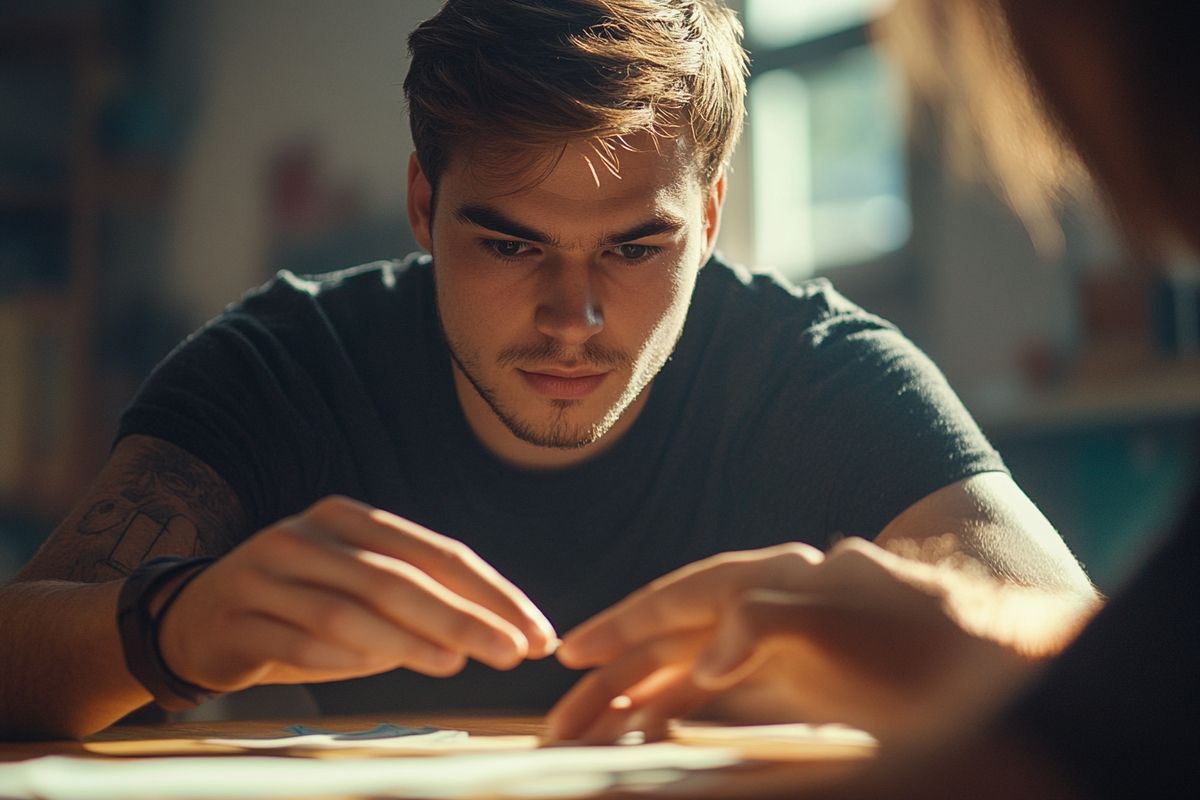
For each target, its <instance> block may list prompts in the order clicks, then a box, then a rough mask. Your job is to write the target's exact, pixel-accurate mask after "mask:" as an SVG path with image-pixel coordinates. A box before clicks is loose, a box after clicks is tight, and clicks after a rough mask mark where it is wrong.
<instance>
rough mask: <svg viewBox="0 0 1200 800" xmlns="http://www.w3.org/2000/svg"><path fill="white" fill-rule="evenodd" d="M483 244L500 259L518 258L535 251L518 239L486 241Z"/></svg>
mask: <svg viewBox="0 0 1200 800" xmlns="http://www.w3.org/2000/svg"><path fill="white" fill-rule="evenodd" d="M482 244H483V246H484V248H486V249H487V250H490V251H491V252H492V253H494V254H496V255H498V256H500V258H517V257H519V256H523V255H525V254H526V253H528V252H530V251H531V250H532V249H533V248H532V247H531V246H530V245H529V244H527V243H525V242H522V241H518V240H516V239H484V240H483V242H482Z"/></svg>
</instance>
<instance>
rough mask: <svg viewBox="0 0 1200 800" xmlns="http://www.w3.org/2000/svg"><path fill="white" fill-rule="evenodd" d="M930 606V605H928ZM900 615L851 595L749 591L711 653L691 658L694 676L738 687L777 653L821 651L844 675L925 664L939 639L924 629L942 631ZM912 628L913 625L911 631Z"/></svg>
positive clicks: (936, 624)
mask: <svg viewBox="0 0 1200 800" xmlns="http://www.w3.org/2000/svg"><path fill="white" fill-rule="evenodd" d="M930 607H931V608H934V606H930ZM926 619H927V618H926V617H925V616H922V617H920V618H916V617H910V616H908V615H898V614H896V613H895V611H894V609H893V608H892V607H890V606H886V607H868V606H864V605H862V604H861V599H860V598H858V597H854V596H845V595H843V594H838V595H832V596H831V595H825V594H817V593H811V592H810V593H795V592H779V591H774V590H761V589H760V590H752V591H750V592H747V593H746V594H745V595H744V596H743V597H742V598H740V599H739V601H738V602H737V604H736V605H735V606H734V607H733V608H732V609H731V610H730V613H729V614H728V615H727V616H726V618H724V619H723V620H722V622H721V625H720V626H719V627H718V629H717V632H716V634H715V635H714V636H713V638H712V644H711V645H710V647H709V649H708V650H707V651H706V652H705V653H703V654H702V655H700V656H699V657H698V658H697V659H696V665H695V669H694V670H693V679H694V680H695V682H696V684H697V685H699V686H701V687H704V688H706V689H710V690H714V691H718V690H721V689H724V688H727V687H728V686H731V685H733V684H735V683H738V682H740V681H741V680H742V679H743V678H744V677H745V676H746V675H747V674H748V673H750V672H752V671H754V669H756V668H757V667H758V665H759V664H761V663H762V661H763V659H765V658H766V656H767V655H769V654H770V652H771V651H772V650H774V649H776V648H779V647H782V646H785V645H786V646H787V647H789V648H791V649H794V650H795V651H796V652H797V653H799V652H805V653H809V654H812V655H817V654H823V655H822V657H824V658H827V659H829V658H831V659H835V660H836V662H837V663H838V664H840V665H841V668H842V670H843V671H845V672H846V673H847V674H849V673H851V672H853V673H855V674H860V675H861V674H876V673H885V674H886V673H889V672H890V673H893V674H895V675H899V674H900V673H901V672H903V671H907V666H906V665H908V663H909V662H912V661H914V659H913V657H912V656H913V655H915V654H922V655H920V656H919V657H918V658H916V659H915V661H916V662H917V663H918V664H921V663H925V662H927V661H928V658H927V657H926V655H925V654H928V653H929V652H931V651H933V652H936V651H937V649H938V647H937V644H938V643H939V641H940V640H939V639H938V638H937V637H935V636H924V635H918V634H922V632H923V629H930V628H936V632H940V631H941V630H943V629H944V628H945V624H943V620H940V619H938V615H936V614H935V615H934V616H933V617H932V618H931V622H932V625H931V624H930V623H929V622H927V621H926ZM914 626H916V627H914Z"/></svg>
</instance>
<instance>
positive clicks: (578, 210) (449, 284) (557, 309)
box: [409, 139, 724, 466]
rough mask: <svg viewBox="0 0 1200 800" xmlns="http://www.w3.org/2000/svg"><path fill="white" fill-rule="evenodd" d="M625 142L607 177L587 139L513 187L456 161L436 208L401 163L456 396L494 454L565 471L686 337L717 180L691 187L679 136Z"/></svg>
mask: <svg viewBox="0 0 1200 800" xmlns="http://www.w3.org/2000/svg"><path fill="white" fill-rule="evenodd" d="M631 144H633V145H634V146H635V147H637V148H638V149H637V151H636V152H629V151H625V150H621V151H619V157H620V177H619V178H618V177H616V176H614V175H612V174H610V173H609V172H608V171H607V170H606V169H605V168H604V166H603V165H602V163H601V162H600V159H599V158H598V157H597V155H596V152H595V151H594V150H593V149H592V148H591V147H590V146H589V145H588V144H587V143H582V144H579V145H575V146H570V147H568V148H567V150H566V152H565V153H564V154H563V157H562V158H561V159H560V160H559V161H558V163H557V165H556V166H555V167H554V169H553V171H551V172H550V173H549V175H548V176H547V177H546V178H545V179H544V180H541V181H536V180H535V178H536V177H537V176H539V175H540V174H541V173H543V172H544V170H545V166H546V164H545V162H542V163H539V164H536V165H534V166H533V167H532V168H531V169H530V170H529V173H528V174H525V175H520V176H517V177H516V178H515V179H514V178H513V177H512V176H508V177H506V178H500V177H497V176H490V175H489V174H488V173H487V172H486V171H483V170H478V169H475V170H473V169H471V164H470V162H469V161H468V160H467V159H465V158H461V159H457V160H456V159H452V160H451V163H450V165H449V166H448V167H447V169H446V170H445V171H444V173H443V175H442V176H441V179H440V181H439V183H438V190H437V197H436V201H437V207H436V209H433V208H432V207H431V205H430V204H431V202H432V193H431V190H430V187H429V184H428V182H427V181H426V180H425V178H424V176H423V175H422V174H421V171H420V167H419V166H418V165H417V163H416V159H415V158H414V159H413V160H412V162H411V163H410V169H409V216H410V220H411V222H412V224H413V230H414V233H415V234H416V237H417V241H418V242H419V243H420V244H421V245H422V246H423V247H425V248H426V249H427V250H429V251H430V252H431V253H432V254H433V255H434V265H435V266H434V269H435V275H436V284H437V302H438V309H439V312H440V314H441V319H442V324H443V327H444V329H445V333H446V338H447V340H448V342H449V345H450V350H451V353H452V356H453V360H454V367H455V385H456V388H457V389H458V395H459V400H460V403H461V404H462V406H463V410H464V412H465V413H466V415H467V418H468V422H469V423H470V424H471V425H472V428H473V429H474V430H475V432H476V433H477V434H478V435H479V436H480V438H481V440H482V441H483V442H484V443H485V445H487V446H489V448H490V449H492V450H493V451H494V452H496V454H497V455H499V456H500V457H502V458H506V460H510V461H513V462H517V463H521V464H524V465H527V466H539V465H541V466H548V465H550V464H554V463H557V464H561V463H569V462H570V461H573V460H579V459H580V458H581V457H586V455H584V451H587V452H591V451H594V450H595V449H597V446H598V445H599V443H600V441H601V439H602V437H605V435H606V434H609V433H610V432H614V427H615V428H616V429H617V431H616V432H619V431H622V430H624V428H625V427H627V426H628V424H630V423H631V422H632V419H633V417H635V416H636V414H637V413H638V412H639V411H640V409H641V407H642V404H643V403H644V401H645V397H646V395H647V392H646V390H647V387H648V386H649V385H650V382H651V381H652V380H653V378H654V376H655V375H656V374H657V373H658V371H659V369H661V368H662V366H663V364H664V363H665V362H666V360H667V358H668V357H669V356H670V354H671V351H672V350H673V348H674V346H675V342H676V341H677V340H678V338H679V334H680V332H681V331H682V328H683V323H684V319H685V316H686V313H687V307H688V303H689V301H690V299H691V295H692V290H693V288H694V287H695V282H696V275H697V273H698V271H699V269H700V267H701V265H702V264H703V263H704V260H705V259H706V258H707V257H708V254H709V253H710V252H711V247H712V243H713V240H714V239H715V236H716V229H717V222H718V220H719V214H720V204H721V200H722V198H723V191H724V183H723V180H722V181H718V183H717V184H716V185H714V186H711V187H709V186H707V185H705V184H704V183H703V182H702V181H701V180H700V178H699V177H698V174H697V171H696V168H695V165H694V160H695V159H694V158H693V156H692V153H691V149H690V147H689V146H688V144H687V143H686V141H683V140H660V142H659V150H658V151H657V152H656V151H655V149H654V146H653V144H652V143H650V142H649V141H637V140H636V139H635V140H633V141H631ZM593 167H594V169H593ZM514 186H516V187H523V188H521V189H520V191H517V192H513V191H512V187H514ZM616 432H614V433H616ZM612 438H615V435H614V436H613V437H612ZM565 450H572V451H575V453H576V454H575V455H567V454H565V453H564V452H563V451H565ZM555 453H557V454H558V455H557V456H556V455H555ZM543 457H544V458H543Z"/></svg>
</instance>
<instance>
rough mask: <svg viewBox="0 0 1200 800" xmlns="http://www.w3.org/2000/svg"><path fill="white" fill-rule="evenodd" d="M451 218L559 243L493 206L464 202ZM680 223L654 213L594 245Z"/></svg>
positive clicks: (669, 229) (642, 235)
mask: <svg viewBox="0 0 1200 800" xmlns="http://www.w3.org/2000/svg"><path fill="white" fill-rule="evenodd" d="M454 217H455V219H457V220H458V221H459V222H463V223H466V224H468V225H476V226H478V227H480V228H487V229H488V230H490V231H496V232H497V233H502V234H504V235H505V236H511V237H513V238H514V239H524V240H526V241H529V242H536V243H537V244H545V245H550V246H552V247H557V246H559V245H560V242H559V240H558V237H556V236H551V235H550V234H548V233H544V232H542V231H539V230H538V229H536V228H532V227H530V226H529V225H526V224H524V223H522V222H517V221H516V220H515V219H512V218H511V217H509V216H508V215H506V214H505V213H504V212H502V211H500V210H499V209H497V208H494V207H492V206H488V205H465V206H461V207H460V208H458V209H456V210H455V212H454ZM683 225H684V222H683V220H682V219H680V218H679V217H677V216H675V215H674V214H666V213H662V212H657V213H655V214H654V216H653V217H651V218H650V219H648V220H645V221H644V222H639V223H638V224H637V225H634V226H633V227H632V228H627V229H626V230H623V231H615V232H613V233H606V234H603V235H601V236H600V237H598V238H597V240H596V246H598V247H603V246H605V245H610V244H620V243H622V242H631V241H634V240H636V239H642V238H645V237H647V236H657V235H659V234H662V233H674V232H675V231H677V230H679V229H680V228H682V227H683Z"/></svg>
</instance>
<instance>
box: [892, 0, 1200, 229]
mask: <svg viewBox="0 0 1200 800" xmlns="http://www.w3.org/2000/svg"><path fill="white" fill-rule="evenodd" d="M880 33H881V34H882V36H883V37H884V38H885V40H886V41H887V44H888V45H889V46H890V47H891V48H892V49H894V50H895V51H897V52H898V53H899V55H900V56H901V60H902V61H903V62H904V64H905V66H906V67H907V68H908V70H909V73H910V75H911V77H912V80H913V83H914V85H915V86H916V87H917V89H918V90H919V91H920V92H921V93H922V94H924V95H926V96H929V97H932V98H934V99H935V100H937V101H939V102H938V105H939V106H940V107H941V108H942V109H944V111H945V114H946V119H947V123H948V129H949V135H950V139H951V141H952V142H953V143H954V146H955V153H956V161H957V162H958V164H959V165H960V166H962V165H970V164H973V165H974V166H976V167H978V166H979V165H980V164H986V165H987V167H988V168H989V169H990V171H991V172H992V173H993V175H994V176H995V177H997V178H999V183H1000V186H1001V189H1002V190H1003V191H1004V193H1005V194H1006V195H1007V197H1008V200H1009V201H1010V203H1011V204H1012V205H1013V206H1014V208H1015V209H1016V210H1017V211H1018V213H1020V214H1021V215H1022V217H1024V218H1025V219H1026V221H1027V222H1032V223H1033V227H1034V228H1035V229H1036V228H1037V227H1039V221H1042V222H1044V221H1045V219H1046V217H1047V216H1048V215H1047V213H1046V212H1048V211H1049V207H1050V202H1051V201H1052V200H1053V198H1054V195H1055V194H1056V193H1058V192H1059V191H1060V190H1062V189H1064V188H1071V183H1072V178H1073V177H1074V176H1077V175H1081V174H1082V173H1081V170H1079V169H1077V167H1078V166H1079V165H1080V163H1081V164H1082V165H1083V166H1086V167H1087V169H1088V172H1089V173H1090V174H1091V175H1092V176H1093V177H1094V178H1095V180H1096V181H1097V183H1098V184H1099V185H1100V187H1101V188H1102V189H1103V190H1104V194H1105V196H1106V199H1107V200H1108V202H1109V203H1110V205H1111V207H1112V209H1113V211H1114V212H1115V214H1116V217H1117V219H1118V221H1120V222H1122V223H1123V224H1124V226H1125V228H1126V230H1127V231H1128V232H1129V233H1130V234H1131V239H1132V240H1133V242H1134V243H1135V244H1139V245H1145V246H1151V247H1152V246H1154V245H1157V244H1161V243H1162V241H1163V239H1164V238H1169V237H1170V236H1171V235H1180V236H1182V237H1184V239H1185V240H1187V241H1188V242H1189V243H1190V244H1191V246H1192V247H1193V248H1194V249H1195V250H1197V251H1200V189H1197V187H1200V103H1197V102H1196V98H1197V97H1200V60H1197V59H1196V58H1195V57H1194V40H1195V37H1196V35H1197V34H1198V33H1200V6H1198V5H1197V4H1195V3H1192V2H1166V3H1155V2H1147V0H1054V2H1047V0H970V2H967V1H966V0H900V2H898V3H897V5H896V7H895V9H893V12H892V13H891V14H890V15H889V16H888V17H887V18H886V19H885V20H884V22H883V24H882V25H881V26H880ZM1113 122H1115V123H1117V124H1111V123H1113ZM980 145H981V147H980ZM972 149H973V150H974V152H975V153H976V154H982V156H983V157H984V158H983V159H982V160H980V159H978V158H974V159H973V158H971V157H970V155H969V154H970V153H971V151H972ZM1164 235H1165V236H1164Z"/></svg>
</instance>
